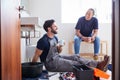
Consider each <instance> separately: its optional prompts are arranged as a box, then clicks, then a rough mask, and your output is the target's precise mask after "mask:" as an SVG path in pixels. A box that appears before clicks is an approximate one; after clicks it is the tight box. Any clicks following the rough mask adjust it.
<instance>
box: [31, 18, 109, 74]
mask: <svg viewBox="0 0 120 80" xmlns="http://www.w3.org/2000/svg"><path fill="white" fill-rule="evenodd" d="M43 27H44V29H45V31H46V32H47V33H46V34H45V35H44V36H43V37H42V38H40V39H39V40H38V42H37V46H36V51H35V55H34V57H33V60H32V62H37V60H38V58H39V57H40V59H41V62H43V63H44V64H45V67H46V69H47V70H48V71H53V72H73V65H80V64H85V65H87V66H90V67H97V68H99V69H101V70H103V71H104V69H105V67H106V66H107V64H108V63H109V56H105V57H104V60H103V61H100V62H97V61H94V60H87V59H84V58H81V57H80V56H78V55H76V54H75V55H72V56H63V55H59V53H60V52H61V51H62V46H61V45H57V43H58V38H57V37H56V36H55V34H57V29H58V28H57V25H56V23H55V21H54V20H53V19H51V20H47V21H45V23H44V25H43Z"/></svg>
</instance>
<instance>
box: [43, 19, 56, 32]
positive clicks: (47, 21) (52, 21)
mask: <svg viewBox="0 0 120 80" xmlns="http://www.w3.org/2000/svg"><path fill="white" fill-rule="evenodd" d="M54 22H55V20H53V19H51V20H46V21H45V23H44V25H43V28H44V30H45V31H46V32H47V31H48V27H51V26H52V24H53V23H54Z"/></svg>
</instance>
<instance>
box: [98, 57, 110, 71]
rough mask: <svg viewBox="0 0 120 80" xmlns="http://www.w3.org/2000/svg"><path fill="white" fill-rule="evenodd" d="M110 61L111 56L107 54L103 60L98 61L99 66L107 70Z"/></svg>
mask: <svg viewBox="0 0 120 80" xmlns="http://www.w3.org/2000/svg"><path fill="white" fill-rule="evenodd" d="M109 62H110V57H109V56H106V57H104V60H103V61H101V62H98V65H97V68H98V69H100V70H102V71H105V72H106V71H107V66H108V64H109Z"/></svg>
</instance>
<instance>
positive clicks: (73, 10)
mask: <svg viewBox="0 0 120 80" xmlns="http://www.w3.org/2000/svg"><path fill="white" fill-rule="evenodd" d="M61 7H62V19H61V20H62V23H76V22H77V21H78V19H79V17H81V16H84V15H85V13H86V11H87V10H88V9H89V8H93V9H94V10H95V17H97V18H98V21H99V23H111V19H112V0H62V5H61Z"/></svg>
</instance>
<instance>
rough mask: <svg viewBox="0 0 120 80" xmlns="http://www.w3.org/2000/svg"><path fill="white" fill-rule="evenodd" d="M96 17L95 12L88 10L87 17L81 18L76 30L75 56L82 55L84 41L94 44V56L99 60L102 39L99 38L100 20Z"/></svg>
mask: <svg viewBox="0 0 120 80" xmlns="http://www.w3.org/2000/svg"><path fill="white" fill-rule="evenodd" d="M93 16H94V10H93V9H92V8H90V9H88V11H87V12H86V14H85V16H83V17H81V18H79V20H78V22H77V25H76V27H75V29H76V35H75V37H74V51H75V54H79V53H80V44H81V42H82V41H85V42H93V43H94V56H93V58H94V59H95V60H97V59H98V53H99V48H100V39H99V38H98V37H97V33H98V20H97V18H95V17H93Z"/></svg>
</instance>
